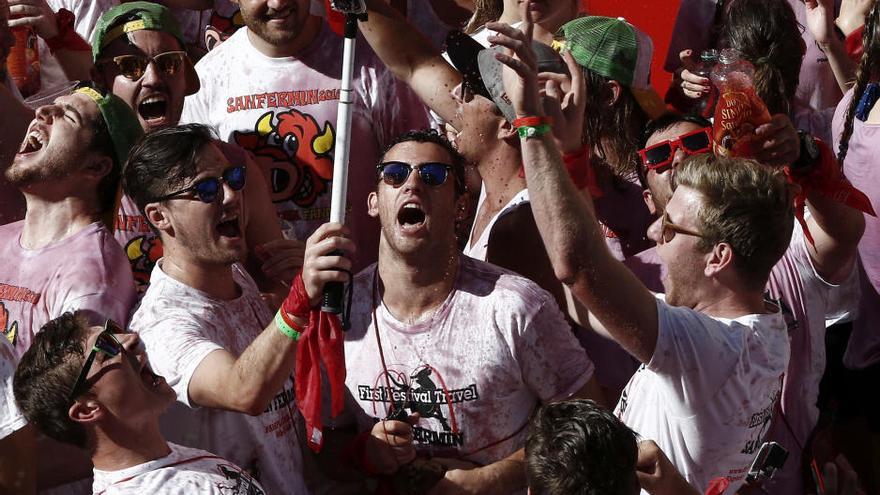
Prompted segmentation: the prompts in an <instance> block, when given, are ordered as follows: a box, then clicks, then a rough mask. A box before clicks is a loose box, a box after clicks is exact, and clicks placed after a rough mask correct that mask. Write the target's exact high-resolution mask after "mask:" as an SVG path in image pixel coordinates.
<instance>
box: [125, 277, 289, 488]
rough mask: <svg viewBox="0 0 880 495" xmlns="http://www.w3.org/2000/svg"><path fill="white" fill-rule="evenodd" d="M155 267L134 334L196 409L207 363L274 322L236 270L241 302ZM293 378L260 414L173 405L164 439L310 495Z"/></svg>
mask: <svg viewBox="0 0 880 495" xmlns="http://www.w3.org/2000/svg"><path fill="white" fill-rule="evenodd" d="M161 264H162V260H159V263H157V264H156V267H155V268H154V269H153V274H152V276H151V277H150V287H149V288H148V289H147V292H146V294H144V298H143V300H142V301H141V305H140V307H139V308H138V309H137V311H135V314H134V316H133V317H132V322H131V329H132V330H133V331H136V332H138V333H139V334H140V337H141V340H143V342H144V344H145V345H146V348H147V353H148V355H149V356H150V364H151V365H152V367H153V369H154V370H155V371H156V373H157V374H159V375H162V376H163V377H165V379H166V380H167V381H168V384H169V385H171V387H172V388H174V390H175V392H177V400H178V401H180V402H182V403H183V404H186V405H188V406H191V404H190V400H189V393H188V389H189V382H190V379H191V378H192V376H193V373H194V372H195V370H196V368H198V366H199V364H201V362H202V360H203V359H204V358H205V356H207V355H208V354H210V353H211V352H213V351H215V350H217V349H221V348H222V349H226V350H227V351H228V352H230V353H231V354H233V355H235V356H239V355H241V353H242V352H243V351H244V350H245V348H247V346H248V345H250V344H251V342H253V341H254V339H255V338H256V337H257V336H258V335H259V334H260V333H261V332H262V331H263V329H264V328H265V327H266V326H267V325H268V324H269V322H270V321H271V319H272V313H271V312H270V311H269V308H268V307H267V306H266V304H265V303H264V302H263V300H262V299H261V298H260V294H259V291H258V290H257V287H256V284H255V283H254V281H253V280H252V279H251V278H250V276H249V275H248V274H247V273H246V272H245V271H244V268H243V267H241V266H240V265H238V264H235V265H233V266H232V272H233V277H234V279H235V282H236V283H237V284H238V286H239V288H240V289H241V296H239V297H238V298H236V299H234V300H232V301H221V300H217V299H213V298H211V297H210V296H208V295H207V294H205V293H204V292H201V291H198V290H196V289H193V288H191V287H189V286H187V285H184V284H182V283H180V282H178V281H177V280H175V279H173V278H171V277H169V276H168V275H166V274H165V272H163V271H162V269H161ZM293 397H294V392H293V380H287V381H286V382H285V384H284V387H283V389H282V390H280V391H279V393H278V396H277V397H276V398H275V400H273V401H272V403H271V405H270V406H269V408H268V409H267V410H266V411H265V412H263V413H262V414H260V415H259V416H250V415H247V414H244V413H238V412H232V411H223V410H220V409H209V408H198V409H189V408H185V407H180V406H178V407H172V408H171V409H170V410H169V411H168V413H166V414H165V416H163V418H162V420H163V423H162V426H163V433H165V436H166V438H168V439H169V440H171V441H174V442H178V443H181V444H183V445H189V446H192V447H196V448H200V449H204V450H208V451H209V452H216V453H217V454H218V455H220V456H221V457H224V458H226V459H229V460H231V461H233V462H235V463H236V464H238V465H239V466H242V467H244V468H245V469H247V470H248V472H251V473H254V477H255V478H257V479H258V480H259V481H260V483H262V484H263V486H265V487H266V489H267V490H268V491H269V493H291V494H299V493H306V489H305V485H304V483H303V479H302V452H301V450H300V445H299V441H298V439H297V436H296V433H295V432H294V428H295V421H296V405H295V404H294V401H293Z"/></svg>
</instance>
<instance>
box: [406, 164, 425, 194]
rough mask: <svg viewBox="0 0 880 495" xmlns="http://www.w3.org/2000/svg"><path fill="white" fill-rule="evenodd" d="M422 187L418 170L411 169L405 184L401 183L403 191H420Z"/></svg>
mask: <svg viewBox="0 0 880 495" xmlns="http://www.w3.org/2000/svg"><path fill="white" fill-rule="evenodd" d="M422 185H423V184H422V178H421V177H420V176H419V169H418V168H416V167H413V169H412V170H411V171H410V172H409V177H407V178H406V182H404V183H403V189H404V190H405V191H412V190H421V189H422Z"/></svg>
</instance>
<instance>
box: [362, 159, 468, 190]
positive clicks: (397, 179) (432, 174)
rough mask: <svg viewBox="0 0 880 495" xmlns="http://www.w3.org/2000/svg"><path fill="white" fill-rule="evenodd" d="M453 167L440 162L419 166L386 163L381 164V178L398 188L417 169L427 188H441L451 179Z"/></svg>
mask: <svg viewBox="0 0 880 495" xmlns="http://www.w3.org/2000/svg"><path fill="white" fill-rule="evenodd" d="M451 168H452V165H449V164H446V163H440V162H425V163H420V164H418V165H410V164H409V163H406V162H396V161H393V162H384V163H380V164H379V166H378V167H377V169H378V170H379V178H380V179H382V180H383V181H385V183H386V184H388V185H389V186H392V187H398V186H400V185H402V184H403V183H404V182H406V179H407V178H409V174H410V172H412V171H413V169H415V170H416V171H417V172H418V174H419V179H421V181H422V183H423V184H425V185H426V186H441V185H443V184H444V183H445V182H446V179H447V178H448V177H449V170H450V169H451Z"/></svg>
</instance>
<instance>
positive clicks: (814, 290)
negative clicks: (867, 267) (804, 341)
mask: <svg viewBox="0 0 880 495" xmlns="http://www.w3.org/2000/svg"><path fill="white" fill-rule="evenodd" d="M807 242H808V241H807V239H806V237H805V236H804V231H803V229H802V228H801V226H800V225H799V224H798V223H797V222H796V223H795V226H794V229H793V231H792V235H791V249H789V250H788V251H787V252H786V256H792V258H793V259H794V261H795V263H796V264H797V267H798V272H799V273H800V277H801V280H802V281H803V283H804V286H805V291H804V293H805V294H807V297H810V296H811V295H813V294H815V295H817V296H818V297H819V298H821V301H807V302H808V303H809V304H819V303H821V304H823V306H824V308H825V319H826V326H830V325H833V324H835V323H840V322H842V321H848V320H849V319H851V318H853V317H854V316H855V314H856V312H857V311H858V308H859V296H860V287H859V276H858V269H857V267H856V263H853V266H852V268H851V270H850V273H849V275H848V276H847V277H846V279H844V280H843V281H842V282H841V283H840V284H832V283H831V282H829V281H827V280H825V279H824V278H822V276H821V275H819V272H817V271H816V265H815V264H813V258H812V256H810V251H809V248H808V247H807Z"/></svg>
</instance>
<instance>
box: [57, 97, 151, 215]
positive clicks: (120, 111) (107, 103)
mask: <svg viewBox="0 0 880 495" xmlns="http://www.w3.org/2000/svg"><path fill="white" fill-rule="evenodd" d="M73 92H74V93H79V94H83V95H86V96H88V97H89V98H91V100H92V101H94V102H95V104H96V105H98V110H99V111H100V112H101V117H102V118H103V119H104V126H105V127H106V128H107V134H109V135H110V141H111V143H113V157H112V158H113V166H114V167H115V168H116V169H117V170H118V171H119V174H120V175H121V174H122V166H123V165H124V164H125V161H126V160H127V159H128V152H129V151H131V148H132V147H133V146H134V144H135V142H137V141H138V140H139V139H140V138H141V136H143V134H144V130H143V128H142V127H141V123H140V121H138V118H137V115H135V113H134V110H132V109H131V107H130V106H128V104H127V103H125V102H124V101H122V99H121V98H119V97H118V96H116V95H114V94H113V93H109V92H108V93H102V92H101V91H100V90H99V89H96V88H94V87H92V86H90V85H88V83H86V84H83V83H80V85H79V86H78V87H77V88H76V89H74V90H73ZM121 198H122V182H121V181H120V182H119V185H118V187H117V190H116V195H115V197H114V198H113V205H114V207H113V208H111V209H110V210H108V211H107V214H106V217H105V218H104V219H103V220H104V223H105V224H106V225H107V227H108V228H109V229H111V230H112V229H113V223H114V221H115V219H116V211H117V210H118V209H119V203H120V200H121Z"/></svg>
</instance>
